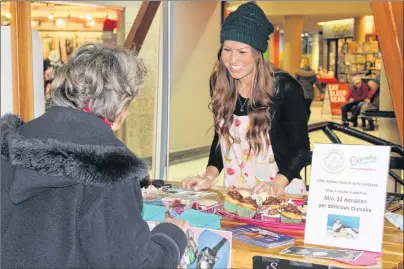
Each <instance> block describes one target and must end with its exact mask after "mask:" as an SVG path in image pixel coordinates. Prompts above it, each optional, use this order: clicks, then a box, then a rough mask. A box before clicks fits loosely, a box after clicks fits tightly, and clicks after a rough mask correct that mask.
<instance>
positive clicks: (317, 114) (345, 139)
mask: <svg viewBox="0 0 404 269" xmlns="http://www.w3.org/2000/svg"><path fill="white" fill-rule="evenodd" d="M321 106H322V102H313V104H312V113H311V119H310V122H309V124H312V123H316V122H323V121H335V122H337V123H340V122H341V120H340V118H339V117H334V118H332V117H331V115H322V114H321V112H322V108H321ZM358 130H361V129H358ZM368 133H369V134H371V135H374V136H377V137H378V135H379V132H378V130H377V128H376V130H375V131H373V132H368ZM337 135H338V137H339V138H340V139H341V141H342V143H343V144H368V143H367V142H364V141H361V140H359V139H356V138H353V137H350V136H348V135H344V134H342V133H337ZM310 142H311V147H313V144H314V143H330V142H329V140H328V138H327V137H326V136H325V134H324V133H323V132H322V131H316V132H312V133H310ZM207 162H208V158H207V157H206V158H200V159H196V160H192V161H188V162H184V163H180V164H174V165H171V166H170V169H169V179H170V180H171V181H181V180H183V179H184V178H186V177H188V176H193V175H197V174H198V173H200V174H202V173H203V172H204V171H205V168H206V164H207ZM309 170H310V169H309V168H308V169H307V175H308V178H307V179H308V180H309V175H310V171H309ZM301 175H302V176H303V177H304V171H303V172H302V173H301ZM216 185H219V186H222V185H223V173H222V174H221V175H220V177H219V180H218V181H217V183H216Z"/></svg>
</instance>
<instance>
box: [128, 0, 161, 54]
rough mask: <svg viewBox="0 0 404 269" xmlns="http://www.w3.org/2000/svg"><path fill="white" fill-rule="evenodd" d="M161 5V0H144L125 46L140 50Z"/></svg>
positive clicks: (137, 51) (136, 50)
mask: <svg viewBox="0 0 404 269" xmlns="http://www.w3.org/2000/svg"><path fill="white" fill-rule="evenodd" d="M159 5H160V1H143V3H142V6H141V7H140V10H139V12H138V14H137V16H136V18H135V21H134V22H133V24H132V28H131V29H130V32H129V34H128V36H127V38H126V40H125V44H124V47H125V48H127V49H131V50H134V51H135V52H136V53H139V52H140V49H141V48H142V45H143V42H144V40H145V38H146V35H147V33H148V32H149V29H150V25H151V24H152V22H153V19H154V16H155V15H156V13H157V10H158V8H159Z"/></svg>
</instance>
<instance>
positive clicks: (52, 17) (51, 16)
mask: <svg viewBox="0 0 404 269" xmlns="http://www.w3.org/2000/svg"><path fill="white" fill-rule="evenodd" d="M48 19H50V20H51V21H53V20H54V19H55V16H53V14H52V13H49V14H48Z"/></svg>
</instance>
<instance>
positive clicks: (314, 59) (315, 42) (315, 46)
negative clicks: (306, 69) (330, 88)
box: [311, 33, 320, 71]
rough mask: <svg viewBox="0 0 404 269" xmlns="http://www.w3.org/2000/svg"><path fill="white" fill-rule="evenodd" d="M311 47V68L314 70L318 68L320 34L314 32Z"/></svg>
mask: <svg viewBox="0 0 404 269" xmlns="http://www.w3.org/2000/svg"><path fill="white" fill-rule="evenodd" d="M311 42H312V49H311V68H312V69H313V70H314V71H317V70H318V65H319V61H320V35H319V34H318V33H315V34H314V35H313V37H312V41H311Z"/></svg>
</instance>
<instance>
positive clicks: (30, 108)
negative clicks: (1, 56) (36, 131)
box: [10, 0, 34, 121]
mask: <svg viewBox="0 0 404 269" xmlns="http://www.w3.org/2000/svg"><path fill="white" fill-rule="evenodd" d="M10 11H11V21H10V25H11V53H12V56H11V59H12V76H13V107H14V108H13V110H14V113H15V114H18V115H20V117H21V118H22V119H23V120H25V121H29V120H32V119H33V118H34V85H33V73H32V71H33V67H32V28H31V2H29V1H16V0H14V1H11V2H10Z"/></svg>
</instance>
